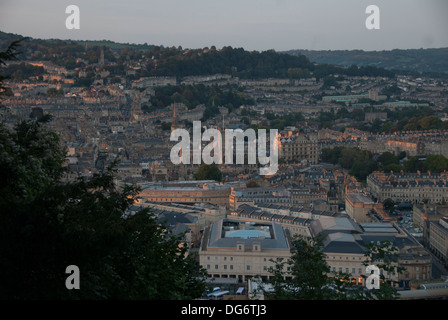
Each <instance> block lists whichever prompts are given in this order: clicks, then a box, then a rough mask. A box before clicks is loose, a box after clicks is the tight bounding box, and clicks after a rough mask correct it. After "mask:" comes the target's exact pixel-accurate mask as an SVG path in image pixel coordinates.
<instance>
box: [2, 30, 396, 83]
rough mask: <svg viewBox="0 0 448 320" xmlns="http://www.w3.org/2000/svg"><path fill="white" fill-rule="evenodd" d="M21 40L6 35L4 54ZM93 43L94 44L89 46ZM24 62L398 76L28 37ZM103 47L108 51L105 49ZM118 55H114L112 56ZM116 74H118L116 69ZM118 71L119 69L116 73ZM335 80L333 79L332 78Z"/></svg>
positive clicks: (236, 51) (228, 53) (260, 55)
mask: <svg viewBox="0 0 448 320" xmlns="http://www.w3.org/2000/svg"><path fill="white" fill-rule="evenodd" d="M19 38H21V36H19V35H15V34H10V33H4V32H0V50H2V48H5V47H6V46H7V45H8V43H9V42H11V41H12V40H17V39H19ZM87 43H88V45H87ZM21 47H22V49H21V50H22V51H23V52H24V54H23V56H21V57H20V58H23V59H38V60H48V61H51V62H53V63H55V64H57V65H60V66H64V67H66V68H67V69H69V70H73V69H75V68H77V67H82V64H83V62H81V60H79V58H82V59H83V60H84V61H87V64H92V63H96V62H97V61H98V60H99V57H100V53H101V52H103V54H104V58H105V59H106V60H108V61H111V62H115V63H116V64H115V67H110V68H112V69H120V70H121V71H123V70H124V69H123V68H124V63H125V61H127V60H135V61H137V60H139V59H142V57H144V60H145V63H144V65H143V67H142V68H140V70H139V71H138V74H136V76H138V77H148V76H176V77H179V78H182V77H186V76H195V75H210V74H231V75H233V76H236V77H239V78H244V79H262V78H289V79H301V78H310V77H312V76H314V77H315V78H317V79H321V78H331V77H332V75H335V74H339V75H347V76H373V77H376V76H381V77H394V76H395V74H394V72H391V71H390V70H386V69H384V68H378V67H374V66H365V67H359V68H358V67H357V66H350V67H349V68H347V67H345V66H335V65H329V64H319V65H316V64H314V63H312V62H310V60H309V59H308V58H307V57H306V56H305V55H300V54H294V55H292V54H287V53H281V52H276V51H275V50H267V51H262V52H258V51H247V50H245V49H244V48H232V47H230V46H227V47H223V48H222V49H217V48H215V47H214V46H212V47H211V48H202V49H182V47H180V46H179V47H177V48H176V47H163V46H153V45H147V44H144V45H134V44H132V45H131V44H122V43H115V42H112V41H106V40H101V41H88V42H87V41H73V40H59V39H48V40H42V39H32V38H28V39H27V40H25V41H23V43H22V44H21ZM100 47H102V48H103V49H100ZM112 51H113V52H112ZM112 71H113V70H112ZM115 72H116V70H115ZM330 80H331V79H330Z"/></svg>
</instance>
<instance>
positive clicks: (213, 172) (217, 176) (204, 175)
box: [194, 163, 222, 181]
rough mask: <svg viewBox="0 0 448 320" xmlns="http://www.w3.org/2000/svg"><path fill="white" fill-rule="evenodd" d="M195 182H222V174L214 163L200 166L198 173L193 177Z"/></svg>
mask: <svg viewBox="0 0 448 320" xmlns="http://www.w3.org/2000/svg"><path fill="white" fill-rule="evenodd" d="M194 177H195V179H196V180H215V181H221V180H222V172H221V170H219V168H218V166H217V165H216V164H215V163H212V164H205V163H203V164H201V166H200V167H199V169H198V172H197V173H196V174H195V175H194Z"/></svg>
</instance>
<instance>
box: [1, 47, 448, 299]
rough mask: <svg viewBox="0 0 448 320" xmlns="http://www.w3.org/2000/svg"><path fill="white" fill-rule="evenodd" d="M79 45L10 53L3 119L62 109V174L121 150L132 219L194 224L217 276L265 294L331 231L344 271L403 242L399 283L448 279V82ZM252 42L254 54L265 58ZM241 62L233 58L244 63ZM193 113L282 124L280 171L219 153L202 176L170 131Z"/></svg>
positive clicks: (85, 172) (207, 51) (56, 124)
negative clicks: (300, 244)
mask: <svg viewBox="0 0 448 320" xmlns="http://www.w3.org/2000/svg"><path fill="white" fill-rule="evenodd" d="M66 46H67V48H72V49H73V50H71V51H70V50H65V51H64V50H61V51H57V50H53V51H52V50H51V44H46V43H45V42H41V41H36V42H31V43H30V44H27V45H25V46H24V53H23V56H21V59H20V60H18V61H8V64H7V66H6V68H5V70H6V71H7V72H8V75H9V79H7V80H5V81H4V82H3V85H4V86H5V87H7V88H9V89H8V95H7V96H5V98H4V99H3V101H2V108H4V109H5V110H7V114H8V116H5V117H4V119H5V120H4V121H6V122H9V123H13V122H14V121H15V119H16V118H17V117H19V118H22V119H39V118H40V117H42V116H44V115H47V114H48V115H51V117H52V118H51V121H50V122H48V124H47V126H48V127H49V128H50V129H51V130H54V131H55V132H57V133H58V135H59V136H60V138H61V141H62V142H63V145H64V147H65V148H66V150H67V157H66V162H65V166H66V168H68V171H67V172H66V174H65V175H64V177H63V179H64V181H74V180H75V179H77V178H79V177H83V178H86V179H89V178H90V177H92V176H93V175H94V174H96V173H101V172H104V171H105V170H106V168H107V166H108V165H109V164H110V163H111V162H113V161H114V160H118V164H117V166H116V175H115V178H114V184H115V185H116V187H117V188H124V187H125V186H127V185H136V186H138V187H139V194H138V201H136V202H135V203H134V204H133V205H132V206H131V208H130V209H129V211H130V214H132V212H133V211H137V210H139V209H140V208H142V207H144V208H149V209H150V210H151V212H153V213H154V214H155V215H156V216H157V217H158V218H159V219H160V221H162V220H163V221H166V222H167V226H168V227H169V229H170V231H171V232H172V233H174V234H179V235H182V242H183V243H184V244H185V245H187V246H188V248H189V253H190V254H193V253H195V254H197V263H198V265H200V266H201V267H203V268H204V269H205V270H206V271H207V276H208V281H210V283H211V284H210V286H211V287H213V286H214V287H220V288H221V289H222V290H220V291H221V292H224V291H225V292H226V295H235V297H238V298H239V299H243V298H246V299H248V298H251V297H254V294H255V293H254V292H253V290H255V289H254V288H256V287H257V286H259V285H260V281H262V282H265V281H267V280H269V278H270V277H271V276H272V273H271V271H272V268H273V267H274V261H275V260H276V259H277V258H283V259H288V258H290V257H291V248H292V246H293V244H292V241H293V239H294V238H295V237H296V236H300V237H304V238H308V239H311V238H316V237H318V236H321V237H322V239H323V247H322V249H323V252H324V253H325V259H326V262H327V263H328V265H329V267H330V269H331V270H330V273H334V274H336V273H337V272H344V273H346V274H349V275H350V278H349V280H348V281H350V282H351V283H355V284H357V285H360V286H363V285H365V281H366V280H365V276H366V270H365V266H364V265H363V262H364V257H365V253H366V251H367V248H368V245H369V244H371V243H380V242H381V241H383V240H389V241H390V242H391V243H392V244H393V245H394V246H395V247H396V248H397V249H398V260H397V261H396V262H395V263H396V265H397V266H400V267H403V268H404V271H403V272H402V273H390V274H387V275H386V279H387V281H391V282H393V283H394V287H395V288H396V289H398V290H400V292H402V296H403V297H405V298H406V297H407V296H406V294H409V292H419V294H423V293H421V288H422V285H425V284H426V285H427V284H428V283H438V282H444V281H445V278H444V276H446V275H447V273H446V269H445V268H446V267H447V266H448V222H447V219H448V204H447V200H448V185H447V180H448V173H447V171H446V170H447V169H448V160H447V158H448V115H447V113H448V81H447V79H446V78H443V77H438V76H431V77H430V76H427V75H425V74H422V75H414V74H411V75H410V74H409V73H406V74H399V73H396V74H395V73H391V72H388V71H386V70H384V72H383V74H381V73H380V72H377V71H378V70H380V69H375V70H373V71H375V72H370V71H371V70H368V71H369V72H370V73H373V75H369V74H368V73H369V72H365V74H357V72H358V71H360V70H361V69H358V68H356V67H350V68H346V67H338V68H330V66H328V70H326V71H325V72H323V71H322V70H324V68H323V67H322V68H320V69H319V68H318V67H316V66H313V64H311V63H310V64H308V63H306V62H307V61H304V60H301V63H302V64H301V65H295V66H293V67H290V68H287V67H284V66H283V69H281V70H282V73H279V74H278V77H275V76H274V75H275V72H273V71H272V70H268V69H269V68H270V66H269V65H268V61H269V59H268V58H269V57H271V60H272V61H274V60H275V59H274V58H278V59H280V58H281V59H283V60H282V64H283V63H284V64H286V66H287V63H288V61H289V60H288V59H289V58H282V56H281V55H280V54H277V53H272V52H271V53H269V55H268V58H266V57H263V59H261V58H260V61H263V62H264V63H265V65H264V67H263V68H262V66H260V65H258V66H256V67H258V69H257V68H255V67H254V68H253V69H248V70H251V71H254V70H255V71H257V73H253V74H250V73H249V71H247V70H241V66H236V65H235V66H230V68H227V65H224V66H223V67H221V68H218V66H216V68H211V69H212V71H213V73H205V72H208V69H207V68H205V67H204V68H202V69H201V70H205V71H203V72H201V74H194V73H193V72H190V73H189V72H188V70H189V69H188V68H187V67H186V66H189V67H191V68H193V67H192V66H190V65H188V61H190V60H191V61H194V63H201V64H204V63H206V62H207V61H212V62H214V61H221V60H222V59H221V58H220V59H221V60H217V59H218V58H217V55H218V54H219V52H220V51H224V53H226V52H227V54H228V55H230V53H229V52H228V51H231V50H230V49H228V48H227V51H226V50H224V49H223V50H220V49H216V48H214V47H213V48H204V49H201V50H187V49H181V48H159V47H157V48H154V47H151V46H148V47H144V48H132V47H129V46H123V47H118V48H115V47H114V46H113V45H111V44H107V43H106V44H101V45H98V44H95V43H92V44H91V43H89V42H85V43H83V44H82V45H80V44H77V45H74V44H69V43H68V44H67V45H66ZM160 51H164V52H165V51H166V52H171V54H172V57H171V60H170V59H167V58H165V59H164V60H161V58H160V56H161V53H160ZM191 51H194V52H193V53H194V54H195V55H198V56H199V57H200V60H198V59H199V58H198V59H196V60H194V59H193V58H192V57H189V56H190V55H193V53H192V52H191ZM235 51H236V49H235ZM68 52H69V53H70V54H68ZM179 52H181V54H182V55H183V56H184V59H180V58H178V56H179ZM238 52H239V53H240V55H241V57H245V58H246V59H247V62H246V64H247V65H249V64H250V63H252V60H251V59H255V58H254V57H252V56H250V55H248V54H244V52H240V51H238ZM224 53H222V54H224ZM279 57H280V58H279ZM227 58H228V59H227V60H226V61H225V62H222V63H227V61H230V62H232V61H233V60H232V58H231V57H227ZM257 58H258V57H257ZM188 59H190V60H188ZM278 59H277V60H275V61H274V62H272V63H274V64H275V63H277V62H278ZM300 59H303V58H300ZM222 61H224V60H222ZM169 62H172V64H169ZM293 62H294V61H293ZM241 63H242V62H241ZM260 63H261V62H260ZM158 66H159V67H158ZM214 69H216V70H214ZM178 70H181V71H179V72H178V74H176V72H177V71H178ZM194 70H196V71H198V70H199V69H197V68H196V69H194ZM279 70H280V69H279ZM215 71H219V72H216V73H215ZM226 71H227V72H226ZM262 71H266V74H267V76H265V75H264V74H263V72H262ZM274 71H275V70H274ZM361 71H362V70H361ZM361 71H360V72H361ZM362 72H364V71H362ZM362 72H361V73H362ZM194 121H201V125H202V126H203V127H206V128H217V129H219V130H224V129H226V128H232V129H237V128H240V129H243V130H245V129H248V128H253V129H277V130H278V131H279V137H278V145H279V168H278V171H277V172H276V173H275V174H272V175H268V176H262V175H260V174H259V170H258V165H257V164H248V163H246V164H218V165H216V166H214V167H213V168H212V169H213V170H209V171H207V172H208V173H209V172H212V174H210V175H209V174H207V173H205V174H201V175H199V174H198V172H201V170H204V167H205V165H199V164H180V165H175V164H173V163H172V162H171V161H170V151H171V148H172V146H173V145H174V143H173V142H171V141H170V134H171V132H172V130H174V129H176V128H185V129H187V130H192V123H193V122H194ZM204 172H205V171H204ZM216 172H218V174H216ZM202 173H203V172H202ZM240 287H244V288H245V291H244V294H243V295H240V294H238V295H237V294H236V293H237V291H238V290H237V289H238V288H240ZM248 292H249V294H248ZM239 293H241V291H240V292H239ZM257 294H260V292H257ZM425 294H426V293H425ZM445 294H446V293H445ZM235 297H234V298H235ZM257 297H258V298H260V296H257ZM409 297H412V295H409Z"/></svg>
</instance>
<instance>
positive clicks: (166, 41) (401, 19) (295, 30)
mask: <svg viewBox="0 0 448 320" xmlns="http://www.w3.org/2000/svg"><path fill="white" fill-rule="evenodd" d="M71 4H74V5H77V6H78V7H79V9H80V29H79V30H68V29H67V28H66V26H65V20H66V18H67V17H68V14H66V13H65V8H66V7H67V6H68V5H71ZM372 4H373V5H376V6H378V7H379V9H380V30H368V29H367V28H366V27H365V21H366V19H367V17H368V14H366V13H365V10H366V8H367V6H368V5H372ZM0 30H1V31H5V32H11V33H17V34H21V35H24V36H30V37H33V38H41V39H49V38H59V39H76V40H103V39H105V40H112V41H116V42H125V43H148V44H155V45H164V46H176V47H177V46H182V47H183V48H203V47H210V46H212V45H215V46H216V47H217V48H222V47H223V46H232V47H243V48H244V49H246V50H259V51H262V50H268V49H275V50H277V51H283V50H289V49H310V50H339V49H342V50H344V49H347V50H351V49H361V50H391V49H409V48H414V49H415V48H417V49H418V48H440V47H448V0H368V1H366V0H127V1H125V0H122V1H116V0H69V1H67V0H0Z"/></svg>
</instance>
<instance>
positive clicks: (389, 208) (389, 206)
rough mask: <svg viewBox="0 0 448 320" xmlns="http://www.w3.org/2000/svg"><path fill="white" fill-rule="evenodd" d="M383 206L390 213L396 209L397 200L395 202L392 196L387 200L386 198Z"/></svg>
mask: <svg viewBox="0 0 448 320" xmlns="http://www.w3.org/2000/svg"><path fill="white" fill-rule="evenodd" d="M383 208H384V210H387V211H389V212H390V213H392V212H393V211H394V209H395V202H394V200H392V199H391V198H387V199H386V200H384V202H383Z"/></svg>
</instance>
